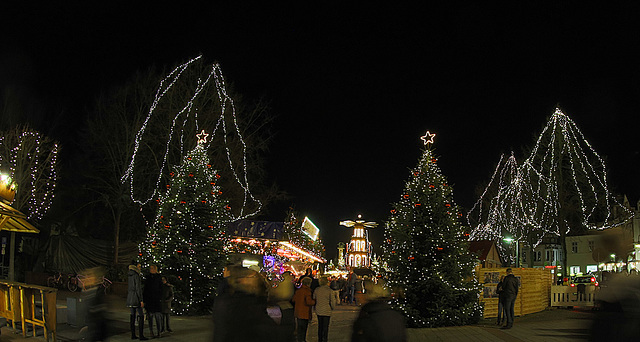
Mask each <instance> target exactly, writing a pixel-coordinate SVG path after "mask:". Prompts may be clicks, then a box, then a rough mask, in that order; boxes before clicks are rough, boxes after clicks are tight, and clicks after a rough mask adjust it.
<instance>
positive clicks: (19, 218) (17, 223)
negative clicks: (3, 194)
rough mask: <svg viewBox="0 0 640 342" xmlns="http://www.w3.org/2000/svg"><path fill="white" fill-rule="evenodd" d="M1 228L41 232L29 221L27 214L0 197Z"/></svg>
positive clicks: (19, 231)
mask: <svg viewBox="0 0 640 342" xmlns="http://www.w3.org/2000/svg"><path fill="white" fill-rule="evenodd" d="M0 230H8V231H10V232H18V233H40V230H38V228H36V227H34V226H33V225H31V223H29V222H27V216H26V215H25V214H23V213H21V212H20V211H19V210H16V209H14V208H12V207H11V206H10V205H9V204H8V203H6V202H5V201H4V200H1V199H0Z"/></svg>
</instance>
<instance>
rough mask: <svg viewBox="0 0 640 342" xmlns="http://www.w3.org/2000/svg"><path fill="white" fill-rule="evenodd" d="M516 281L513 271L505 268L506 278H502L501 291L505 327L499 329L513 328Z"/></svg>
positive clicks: (516, 291)
mask: <svg viewBox="0 0 640 342" xmlns="http://www.w3.org/2000/svg"><path fill="white" fill-rule="evenodd" d="M519 285H520V284H519V282H518V279H517V278H516V277H515V276H514V275H513V271H512V270H511V268H507V276H506V277H504V280H503V285H502V286H503V289H502V291H503V292H504V308H505V311H506V316H507V325H505V326H504V327H502V328H501V329H511V327H513V319H514V307H515V304H516V297H517V296H518V287H519Z"/></svg>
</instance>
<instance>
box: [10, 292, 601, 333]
mask: <svg viewBox="0 0 640 342" xmlns="http://www.w3.org/2000/svg"><path fill="white" fill-rule="evenodd" d="M110 303H111V311H110V312H111V316H112V318H113V324H112V325H111V327H112V329H113V331H114V333H115V335H114V336H113V337H112V338H111V339H110V340H109V341H115V342H118V341H131V339H130V335H129V334H130V333H129V326H128V325H129V313H128V310H127V308H125V306H124V299H120V298H113V300H112V301H111V302H110ZM66 311H67V307H66V298H60V299H59V300H58V334H57V337H58V341H81V340H82V336H83V335H82V330H81V328H80V327H74V326H71V325H69V324H67V314H66V313H67V312H66ZM358 311H359V307H357V306H351V305H340V306H338V308H337V309H336V310H335V311H334V312H333V315H332V317H331V324H330V326H329V341H332V342H342V341H350V339H351V326H352V324H353V322H354V320H355V319H356V317H357V315H358ZM593 317H594V315H593V313H592V312H590V311H588V310H569V309H551V310H546V311H543V312H539V313H535V314H530V315H527V316H524V317H516V320H515V324H514V327H513V328H512V329H509V330H501V329H500V328H499V327H498V326H497V325H495V324H494V322H495V320H483V321H481V322H480V323H478V324H476V325H471V326H462V327H446V328H433V329H428V328H423V329H408V330H407V335H408V337H409V341H412V342H413V341H492V342H494V341H579V340H586V339H587V338H588V328H589V325H590V324H591V322H592V319H593ZM171 325H172V328H173V329H174V332H173V333H171V334H168V335H163V337H162V338H161V340H162V341H166V342H170V341H189V342H200V341H211V336H212V332H213V330H212V327H211V317H172V319H171ZM145 331H148V328H146V329H145ZM29 333H31V332H29ZM37 335H38V336H37V337H27V338H23V337H22V334H21V332H20V331H18V332H17V333H14V332H13V331H12V329H11V328H10V327H7V326H5V327H3V328H2V335H1V336H0V342H1V341H16V342H17V341H34V342H35V341H44V340H45V339H44V336H43V334H42V331H41V330H38V331H37ZM317 336H318V325H317V319H315V318H314V320H313V321H312V322H311V324H310V325H309V330H308V333H307V341H308V342H316V341H317Z"/></svg>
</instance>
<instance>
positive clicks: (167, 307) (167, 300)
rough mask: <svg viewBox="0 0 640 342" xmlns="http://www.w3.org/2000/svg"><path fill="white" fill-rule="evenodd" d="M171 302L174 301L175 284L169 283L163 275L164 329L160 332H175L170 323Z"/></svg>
mask: <svg viewBox="0 0 640 342" xmlns="http://www.w3.org/2000/svg"><path fill="white" fill-rule="evenodd" d="M171 302H173V285H171V284H169V282H168V281H167V277H162V330H161V331H160V332H163V331H167V332H173V330H171V326H170V325H169V317H170V316H171Z"/></svg>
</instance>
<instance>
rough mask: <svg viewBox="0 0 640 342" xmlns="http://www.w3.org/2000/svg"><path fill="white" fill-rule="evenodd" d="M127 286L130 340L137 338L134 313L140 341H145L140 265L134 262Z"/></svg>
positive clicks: (129, 272) (130, 266)
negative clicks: (129, 309) (129, 310)
mask: <svg viewBox="0 0 640 342" xmlns="http://www.w3.org/2000/svg"><path fill="white" fill-rule="evenodd" d="M127 275H128V284H127V286H128V287H127V307H129V308H131V314H130V316H129V326H130V328H131V339H132V340H133V339H136V338H138V337H137V336H136V313H137V321H138V332H139V337H140V339H141V340H143V341H144V340H146V339H147V338H146V337H144V313H143V312H142V308H144V302H143V297H142V277H141V275H140V263H137V262H136V261H135V260H133V261H131V264H130V265H129V271H128V274H127Z"/></svg>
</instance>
